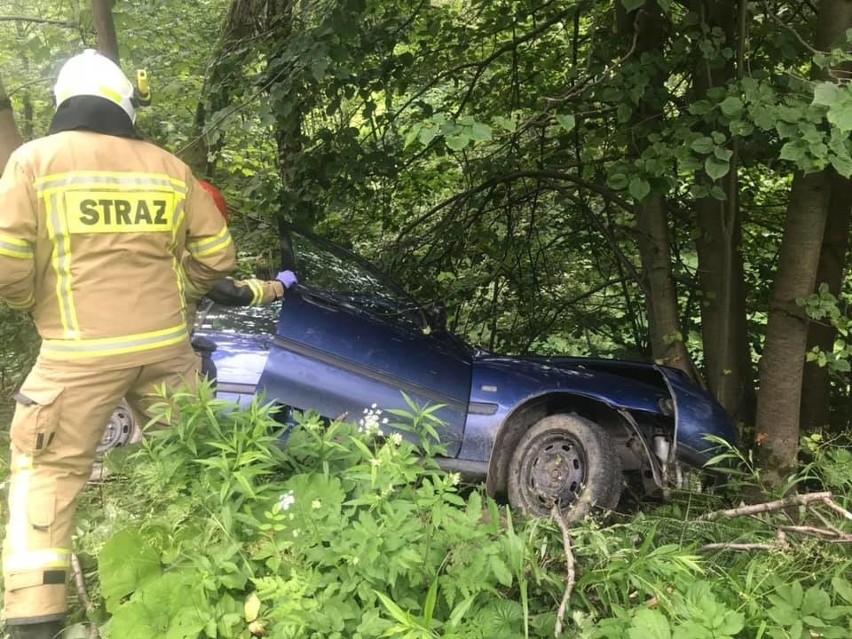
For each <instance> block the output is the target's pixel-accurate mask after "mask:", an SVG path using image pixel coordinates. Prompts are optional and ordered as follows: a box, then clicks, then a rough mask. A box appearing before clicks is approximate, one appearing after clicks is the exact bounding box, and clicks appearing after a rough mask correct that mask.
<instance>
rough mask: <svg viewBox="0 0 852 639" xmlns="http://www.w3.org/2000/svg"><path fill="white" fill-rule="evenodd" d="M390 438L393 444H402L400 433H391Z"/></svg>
mask: <svg viewBox="0 0 852 639" xmlns="http://www.w3.org/2000/svg"><path fill="white" fill-rule="evenodd" d="M390 440H391V443H392V444H394V445H395V446H399V445H400V444H402V435H400V434H399V433H392V434H391V436H390Z"/></svg>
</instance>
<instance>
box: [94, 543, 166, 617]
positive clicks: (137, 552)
mask: <svg viewBox="0 0 852 639" xmlns="http://www.w3.org/2000/svg"><path fill="white" fill-rule="evenodd" d="M160 573H161V569H160V560H159V556H158V555H157V553H156V552H155V551H154V549H153V548H151V547H150V546H148V545H147V544H146V543H145V539H144V538H143V537H142V535H141V534H140V533H139V532H137V531H135V530H132V529H129V528H128V529H125V530H122V531H120V532H118V533H116V534H115V535H113V536H112V537H111V538H110V540H109V541H107V542H106V544H104V547H103V549H102V550H101V554H100V557H99V558H98V575H99V576H100V581H101V593H102V594H103V596H104V599H105V600H106V604H107V611H109V612H113V611H114V610H115V609H116V608H117V607H118V605H119V604H120V603H121V600H122V599H124V597H126V596H127V595H129V594H131V593H133V592H134V591H135V590H136V589H137V588H139V587H140V586H141V585H142V584H144V583H146V582H147V581H149V580H151V579H154V578H156V577H158V576H159V575H160Z"/></svg>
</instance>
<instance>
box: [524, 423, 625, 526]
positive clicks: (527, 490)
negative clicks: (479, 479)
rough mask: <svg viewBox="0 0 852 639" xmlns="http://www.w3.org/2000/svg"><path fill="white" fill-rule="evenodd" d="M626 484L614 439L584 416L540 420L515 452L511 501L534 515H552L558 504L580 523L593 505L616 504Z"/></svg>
mask: <svg viewBox="0 0 852 639" xmlns="http://www.w3.org/2000/svg"><path fill="white" fill-rule="evenodd" d="M621 487H622V474H621V461H620V460H619V457H618V453H617V452H616V450H615V445H614V444H613V441H612V438H611V437H610V436H609V435H608V434H607V433H606V431H604V430H603V429H602V428H600V427H599V426H598V425H597V424H595V423H594V422H591V421H589V420H587V419H585V418H583V417H580V416H579V415H574V414H572V415H549V416H547V417H545V418H543V419H541V420H539V421H538V422H537V423H536V424H534V425H533V427H532V428H530V429H529V430H528V431H527V432H526V433H525V434H524V436H523V437H521V440H520V441H519V442H518V445H517V447H516V448H515V451H514V452H513V453H512V459H511V462H510V468H509V479H508V492H509V503H510V504H511V505H512V506H513V507H515V508H518V509H520V510H521V511H523V512H524V513H526V514H527V515H530V516H534V517H549V516H550V515H551V510H552V508H553V505H554V504H558V506H559V509H560V511H561V512H562V516H563V517H564V518H565V521H567V522H569V523H571V522H575V521H579V520H581V519H583V518H584V517H585V516H586V515H587V514H589V513H590V512H591V511H592V509H593V508H601V509H604V510H610V509H612V508H615V506H616V505H617V504H618V499H619V497H620V496H621Z"/></svg>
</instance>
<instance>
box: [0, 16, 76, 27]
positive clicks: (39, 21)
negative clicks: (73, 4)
mask: <svg viewBox="0 0 852 639" xmlns="http://www.w3.org/2000/svg"><path fill="white" fill-rule="evenodd" d="M0 22H34V23H36V24H55V25H57V26H60V27H69V28H72V29H73V28H76V27H77V23H76V22H71V21H70V20H51V19H49V18H33V17H30V16H0Z"/></svg>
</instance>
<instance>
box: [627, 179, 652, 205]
mask: <svg viewBox="0 0 852 639" xmlns="http://www.w3.org/2000/svg"><path fill="white" fill-rule="evenodd" d="M627 190H628V191H629V192H630V195H632V196H633V197H634V198H635V199H636V200H637V201H639V202H641V201H642V200H644V199H645V197H646V196H647V195H648V193H650V192H651V185H650V184H648V180H646V179H645V178H640V177H634V178H633V179H631V180H630V186H629V187H628V189H627Z"/></svg>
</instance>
